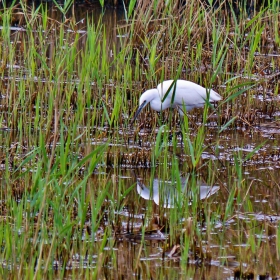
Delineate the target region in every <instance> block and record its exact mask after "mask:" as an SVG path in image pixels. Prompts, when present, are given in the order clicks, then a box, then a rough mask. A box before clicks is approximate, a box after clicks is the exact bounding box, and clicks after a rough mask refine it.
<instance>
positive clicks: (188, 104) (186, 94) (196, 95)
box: [134, 80, 222, 120]
mask: <svg viewBox="0 0 280 280" xmlns="http://www.w3.org/2000/svg"><path fill="white" fill-rule="evenodd" d="M172 83H174V81H173V80H168V81H163V82H162V83H160V84H159V85H158V86H157V88H154V89H149V90H147V91H145V92H144V93H143V94H142V95H141V97H140V101H139V104H140V106H139V108H138V110H137V112H136V114H135V117H134V120H135V119H136V118H137V116H138V115H139V113H140V112H141V111H142V109H143V108H144V107H145V106H146V105H148V104H149V103H150V106H151V108H152V109H153V110H155V111H158V112H160V111H162V110H165V109H167V108H170V107H171V108H178V109H179V113H180V115H181V116H182V115H184V111H190V110H191V109H193V108H199V107H203V106H204V104H205V102H209V103H213V102H216V101H219V100H221V99H222V97H221V96H220V95H219V94H218V93H217V92H215V91H214V90H212V89H206V88H204V87H202V86H200V85H198V84H195V83H193V82H189V81H185V80H177V82H176V85H175V83H174V84H173V85H172ZM171 86H172V87H171ZM170 87H171V88H170ZM168 91H169V92H168ZM167 92H168V95H167V96H166V98H165V99H164V97H165V95H166V93H167ZM163 99H164V101H163Z"/></svg>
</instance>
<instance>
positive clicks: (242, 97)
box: [0, 1, 279, 278]
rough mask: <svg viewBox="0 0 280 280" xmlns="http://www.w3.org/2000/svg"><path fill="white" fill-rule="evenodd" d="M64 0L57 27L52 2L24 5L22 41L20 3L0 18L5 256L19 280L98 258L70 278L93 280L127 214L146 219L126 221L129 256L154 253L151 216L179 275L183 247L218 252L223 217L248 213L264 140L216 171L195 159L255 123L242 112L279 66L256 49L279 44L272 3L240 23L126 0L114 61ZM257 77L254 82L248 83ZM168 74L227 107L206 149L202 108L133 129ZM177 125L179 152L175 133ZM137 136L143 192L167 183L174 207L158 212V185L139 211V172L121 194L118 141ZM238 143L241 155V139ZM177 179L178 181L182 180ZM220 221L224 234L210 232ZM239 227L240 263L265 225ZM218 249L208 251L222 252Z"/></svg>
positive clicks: (200, 9) (103, 40)
mask: <svg viewBox="0 0 280 280" xmlns="http://www.w3.org/2000/svg"><path fill="white" fill-rule="evenodd" d="M102 3H103V4H102ZM102 3H101V4H102V6H103V5H104V2H102ZM70 4H71V1H68V2H65V5H64V6H60V5H59V4H58V3H56V4H55V5H56V7H57V9H58V10H59V11H60V12H61V15H62V16H63V23H58V22H56V21H55V20H51V19H50V18H49V14H48V9H47V6H45V5H40V6H39V7H38V8H35V7H32V8H29V7H28V6H27V5H26V4H25V3H22V2H21V3H20V7H21V10H22V18H21V21H22V22H24V23H25V24H23V26H24V27H25V31H24V32H11V30H10V25H11V24H10V23H11V18H12V16H13V14H14V10H13V9H14V8H15V7H10V8H4V9H3V10H2V11H1V25H2V26H3V29H1V38H2V41H1V49H0V55H1V78H2V84H3V88H4V92H3V95H4V96H5V97H4V98H2V99H1V105H3V108H4V109H2V113H3V115H2V116H1V118H0V120H1V123H3V124H4V125H5V126H6V127H7V128H8V131H3V132H2V133H1V135H0V141H1V147H3V148H2V154H3V156H2V157H3V158H4V160H3V161H2V164H4V166H5V167H4V170H3V171H1V173H2V178H1V181H2V185H3V187H2V189H1V201H2V202H3V205H4V206H3V209H5V212H4V211H3V214H2V217H5V218H3V219H2V220H1V223H0V228H1V230H0V244H1V245H2V247H3V250H2V252H1V259H3V260H6V261H7V262H9V264H10V271H13V273H14V274H13V275H17V276H18V277H19V278H22V277H25V278H31V277H32V278H48V277H54V276H55V273H54V269H53V263H54V261H58V260H59V261H60V269H61V270H60V271H59V272H58V277H61V278H63V277H64V276H65V275H64V273H66V271H67V266H68V265H70V264H71V260H72V257H73V255H75V254H78V255H79V256H81V258H83V257H85V256H88V258H89V261H92V262H95V261H96V260H95V259H94V256H95V255H98V256H99V258H98V260H97V261H96V262H95V264H96V266H95V267H94V268H92V267H91V266H90V265H89V266H88V268H85V269H81V268H80V270H79V271H82V272H81V273H82V274H84V276H86V277H88V278H90V277H93V278H99V277H101V276H100V275H103V273H104V271H103V270H102V269H103V268H104V267H106V265H108V266H110V265H111V264H110V263H109V262H108V259H110V258H111V256H112V259H113V260H112V262H113V263H114V264H116V263H117V256H116V255H115V254H116V253H115V252H114V250H113V248H114V246H115V244H114V243H115V241H114V237H115V234H116V232H118V230H120V231H121V233H122V234H123V232H124V231H125V230H126V229H125V230H124V228H123V226H122V223H124V222H127V220H128V218H126V217H125V216H121V215H120V214H119V213H121V211H122V210H123V209H125V207H126V206H129V207H131V209H132V212H133V211H135V212H133V213H136V214H137V213H141V214H143V209H145V211H144V214H143V219H142V220H140V221H141V222H142V224H143V226H142V227H141V228H140V227H139V226H137V227H135V226H134V225H135V224H137V223H138V224H139V223H140V221H139V219H136V218H129V219H131V220H130V221H131V224H130V230H131V232H133V231H136V230H138V231H139V232H140V233H142V236H141V238H140V241H139V243H140V245H139V246H140V249H139V252H137V255H136V257H135V259H136V261H135V263H136V264H139V265H141V262H143V261H142V260H141V254H142V253H143V254H146V256H149V254H148V252H149V250H150V249H151V248H150V247H149V246H148V245H147V244H146V241H145V240H144V239H145V234H146V229H147V227H148V225H149V223H150V221H151V218H152V217H154V216H157V215H158V216H159V217H160V218H161V219H163V218H165V219H166V220H167V225H168V228H169V229H168V230H167V232H168V236H169V241H168V242H169V245H170V246H172V245H174V244H175V245H178V244H179V245H180V248H181V261H182V263H183V264H184V265H185V263H186V262H187V261H188V260H189V259H190V258H191V257H192V256H191V255H190V254H189V251H194V248H195V247H202V245H201V244H204V243H206V242H209V244H211V242H213V244H214V243H215V242H216V243H217V244H216V245H219V248H220V247H223V246H226V245H227V244H229V242H235V241H234V240H233V239H230V238H229V237H228V235H227V233H228V231H230V230H229V229H228V227H230V223H229V222H230V221H231V219H234V218H235V217H237V216H238V215H237V214H238V213H239V212H240V211H242V212H243V213H246V212H250V213H255V212H256V209H255V207H256V206H255V204H254V203H253V199H252V197H251V196H250V195H249V194H250V191H251V188H252V185H253V181H251V180H250V179H248V178H247V177H246V176H245V175H244V170H245V167H246V162H247V161H248V162H249V161H250V160H251V159H252V157H253V156H255V155H258V154H260V152H261V150H262V149H263V148H264V147H265V145H266V143H265V142H264V141H261V142H262V144H259V145H254V148H253V149H252V150H251V152H249V153H247V154H243V153H242V152H240V151H232V152H231V159H229V160H224V161H222V160H221V162H220V161H218V160H216V159H215V160H210V159H204V158H203V155H204V154H210V155H211V156H213V157H214V156H217V157H218V156H219V153H220V149H223V145H224V143H223V136H224V135H226V133H227V132H228V131H230V130H231V129H232V128H237V127H238V125H240V124H242V122H241V121H240V120H243V121H244V122H245V121H246V124H248V123H249V124H250V125H253V124H254V122H253V121H250V119H249V117H248V112H250V109H251V108H252V107H253V108H256V110H260V109H261V108H262V104H261V103H260V101H259V100H257V99H256V98H253V95H254V94H255V90H256V88H257V87H258V86H259V85H260V84H261V83H263V81H264V78H263V77H262V76H261V74H260V75H259V74H258V71H259V70H258V69H260V68H261V69H262V68H266V67H268V66H269V67H270V66H271V65H272V68H271V69H272V70H275V69H276V67H277V61H275V60H273V59H271V61H270V62H269V65H268V64H265V63H263V62H262V61H259V62H257V61H256V53H258V52H263V50H262V48H263V47H264V46H266V42H267V40H268V39H269V38H268V37H273V38H274V40H275V41H274V42H271V43H273V44H275V45H277V44H278V43H279V33H278V22H279V18H278V14H277V12H276V11H277V8H279V4H278V3H277V1H271V6H269V7H268V8H267V9H262V10H261V11H260V12H259V13H254V14H253V15H252V16H251V18H250V19H249V20H247V15H246V13H245V12H244V14H243V13H241V14H240V15H236V14H234V13H233V9H232V10H231V11H232V14H231V16H230V17H229V16H228V14H226V11H225V10H223V9H222V8H218V9H216V10H215V9H213V8H210V7H208V6H203V5H201V3H200V2H197V1H188V2H187V3H186V7H184V8H182V9H179V8H178V7H177V6H176V5H175V3H173V2H172V1H171V2H170V3H167V4H166V3H163V1H155V2H154V3H153V5H147V4H146V3H145V2H143V3H141V5H139V7H136V12H135V13H134V14H133V7H135V2H134V1H131V2H130V4H129V6H128V8H127V10H126V25H125V26H121V24H120V26H119V32H124V33H125V32H127V37H125V38H123V39H122V41H121V49H120V50H117V49H116V46H113V47H112V56H111V54H110V53H109V51H108V49H107V46H108V44H109V39H108V38H107V37H106V36H107V33H108V30H106V28H105V27H104V26H103V24H102V21H101V20H100V21H99V23H98V24H97V25H93V24H91V20H92V19H90V18H87V19H86V20H87V25H86V33H83V32H81V33H79V32H75V31H74V29H75V28H76V22H75V19H74V18H73V17H71V15H70V13H69V11H70ZM72 11H73V10H72ZM128 24H130V25H128ZM68 29H71V30H72V31H71V32H70V31H67V30H68ZM35 31H36V32H35ZM265 32H267V33H265ZM268 34H269V36H268ZM11 42H16V43H13V44H12V43H11ZM266 51H267V52H268V53H272V52H273V50H272V49H269V48H268V49H267V50H266ZM262 63H263V64H262ZM7 65H9V66H8V67H7ZM17 65H19V66H20V67H19V68H17V67H15V66H17ZM260 71H261V70H260ZM253 72H254V73H253ZM254 76H257V78H258V79H252V77H254ZM15 77H16V79H15ZM4 78H8V79H6V80H5V79H4ZM171 78H173V79H174V78H184V79H189V80H192V81H194V82H198V83H200V84H202V85H204V86H206V87H209V88H212V87H213V88H214V89H215V90H217V91H218V92H219V93H220V94H221V95H222V96H223V97H224V100H223V101H222V102H220V105H218V108H217V111H216V112H218V114H217V115H218V117H217V118H218V119H217V123H218V124H221V125H220V127H216V128H215V129H216V132H217V135H218V136H217V138H211V139H213V141H212V140H211V141H208V140H209V138H210V136H209V135H211V134H212V131H211V129H210V128H208V126H207V125H208V123H209V119H208V117H209V115H211V113H212V112H213V111H214V112H215V110H216V109H214V108H211V106H210V105H209V104H207V105H206V107H205V108H204V110H203V113H202V111H200V112H199V114H200V115H199V114H196V113H194V114H192V113H191V115H187V114H186V115H184V117H183V120H181V125H178V124H177V122H176V118H177V119H178V116H175V115H176V113H175V112H176V111H175V112H171V113H169V115H168V113H165V112H163V113H162V114H161V116H160V117H159V118H158V117H157V116H156V113H155V112H149V110H146V111H145V112H143V113H142V116H140V117H139V120H138V121H137V123H136V124H134V125H135V127H131V126H130V120H131V119H132V117H133V115H134V113H135V109H136V107H137V106H138V100H139V96H140V94H141V93H142V92H143V91H144V90H145V89H148V88H152V87H155V86H156V85H157V84H158V83H159V82H160V81H162V80H165V79H171ZM277 91H278V86H275V88H274V91H273V93H274V94H275V95H277ZM241 105H242V106H241ZM225 112H230V113H228V115H226V113H225ZM201 113H202V117H201ZM166 116H167V118H166ZM223 118H224V119H223ZM166 120H167V121H166ZM139 124H141V125H142V128H143V127H144V128H145V125H147V127H148V129H149V130H148V131H149V133H148V135H146V136H145V135H144V136H142V135H141V134H138V131H139V130H140V129H142V128H138V127H137V126H138V125H139ZM147 127H146V128H147ZM179 129H181V130H182V133H183V139H182V141H181V142H182V143H180V139H177V137H176V133H175V131H177V130H179ZM120 131H121V132H122V134H121V133H119V132H120ZM155 132H156V133H155ZM130 133H131V134H130ZM170 133H172V134H173V137H172V140H170V137H169V136H170ZM131 135H133V136H131ZM225 137H226V136H225ZM131 138H133V139H135V140H131ZM139 140H142V143H143V145H145V144H147V143H150V147H149V148H146V147H144V148H143V147H139V149H137V152H138V153H141V152H143V151H148V152H147V155H146V158H145V160H147V161H148V162H150V166H151V168H150V170H149V171H146V172H147V173H149V174H148V175H149V178H150V179H149V180H147V179H146V181H148V184H149V187H150V188H152V185H153V180H154V179H155V178H160V179H162V180H163V181H170V182H171V183H172V187H173V188H174V189H175V190H176V192H177V193H178V194H179V196H176V195H174V197H173V198H172V199H173V200H174V203H175V204H176V208H170V209H166V208H164V207H163V205H164V197H165V195H166V194H165V191H164V185H162V186H161V187H160V197H161V198H160V203H159V204H160V205H159V206H155V204H154V202H153V201H152V200H151V201H148V202H146V201H144V202H143V200H142V199H141V198H139V196H138V195H137V193H136V191H135V180H134V179H135V177H137V175H132V174H131V173H128V175H127V177H130V179H129V180H128V186H127V184H126V183H125V182H124V179H123V178H122V176H121V172H122V171H123V170H122V167H119V166H118V162H119V158H118V155H119V154H120V152H122V151H124V153H126V154H128V156H130V154H132V152H134V150H131V148H130V147H129V144H127V143H128V142H129V141H130V143H131V142H133V141H134V142H133V144H134V145H136V144H137V143H138V142H137V141H139ZM99 143H102V144H99ZM110 144H111V146H110ZM238 144H239V148H242V146H243V143H240V142H239V143H238ZM253 144H254V143H253ZM109 153H112V154H113V155H114V156H113V161H114V162H113V168H112V171H110V172H109V171H108V170H106V169H105V168H106V167H108V166H106V157H107V156H108V154H109ZM108 168H109V167H108ZM102 171H104V172H102ZM111 172H113V173H114V174H112V173H111ZM95 173H98V174H95ZM143 174H145V172H143ZM134 176H135V177H134ZM181 177H185V178H186V182H185V183H184V184H183V183H181ZM131 178H133V179H131ZM200 180H203V181H205V182H206V183H207V185H210V186H211V185H219V186H220V192H221V193H222V195H221V196H219V204H217V203H216V198H215V197H213V198H212V197H210V198H209V199H206V200H204V201H200V199H199V190H198V186H199V181H200ZM145 183H146V182H145ZM190 203H191V204H190ZM105 217H106V219H107V221H106V222H104V219H105ZM217 221H220V222H221V224H222V225H221V228H220V229H219V231H216V228H215V227H216V226H217ZM235 222H236V226H232V231H233V232H234V235H235V237H234V238H236V240H237V241H236V244H243V243H246V246H247V247H248V248H249V249H248V250H247V252H246V254H244V251H243V249H242V247H241V246H238V250H239V251H240V254H239V255H238V260H239V262H240V263H242V262H244V263H249V260H250V259H252V258H253V256H255V255H257V254H259V253H260V252H262V249H263V247H262V246H263V243H262V241H261V239H260V238H259V239H258V238H257V237H256V236H258V235H259V234H261V233H262V232H263V230H264V229H265V225H264V226H259V224H258V223H257V222H256V220H254V219H252V221H250V222H247V223H244V222H242V220H241V219H239V218H238V217H237V218H236V219H235ZM228 224H229V225H228ZM128 227H129V226H128ZM245 230H246V235H245V234H244V231H245ZM276 230H277V233H276V235H277V238H278V235H279V234H278V231H279V230H278V228H277V227H276ZM100 231H101V232H102V233H101V234H100ZM213 232H215V233H217V238H215V237H213V235H212V234H211V233H213ZM178 236H179V237H178ZM278 239H279V238H278ZM278 239H277V240H276V241H277V244H278V243H279V242H278ZM178 240H179V241H178ZM194 240H195V243H194ZM232 240H233V241H232ZM244 240H245V241H244ZM168 242H165V243H168ZM177 242H179V243H178V244H177ZM89 244H90V245H89ZM278 247H279V246H278V245H277V250H278ZM219 250H220V249H219ZM230 250H231V248H230V249H229V251H230ZM227 252H228V251H227V250H224V251H222V250H220V251H219V252H216V253H217V255H219V254H220V255H224V256H226V255H227ZM213 255H214V254H213ZM205 258H206V257H205ZM82 261H83V260H81V262H82ZM30 265H31V267H32V268H33V269H29V268H30ZM134 269H135V270H136V266H135V267H134ZM182 269H183V268H182ZM147 270H148V271H147V275H152V272H151V271H152V268H149V267H148V268H147ZM10 271H8V269H5V268H3V267H2V266H1V275H4V276H7V277H8V275H9V274H10ZM75 273H77V275H78V274H79V272H75V271H74V270H73V277H74V276H75ZM161 273H163V272H161ZM170 273H172V272H170ZM185 273H186V274H189V275H190V277H193V275H194V274H195V271H193V270H192V268H190V269H189V270H188V271H186V272H185ZM79 275H80V274H79ZM161 275H162V274H161Z"/></svg>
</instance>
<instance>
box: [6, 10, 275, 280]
mask: <svg viewBox="0 0 280 280" xmlns="http://www.w3.org/2000/svg"><path fill="white" fill-rule="evenodd" d="M87 14H88V15H87ZM57 15H58V13H57V11H55V10H54V11H53V13H52V15H51V16H52V17H57ZM75 16H76V21H77V23H78V24H77V26H76V27H77V29H78V30H79V32H84V31H86V22H87V21H86V17H87V16H89V17H91V18H93V22H94V23H95V24H96V25H97V24H98V21H99V19H100V9H97V8H94V9H92V10H91V11H90V12H88V11H85V9H84V8H83V7H82V8H81V9H79V8H76V11H75ZM123 16H124V14H123V11H119V10H110V9H106V11H105V14H104V16H103V17H102V22H103V24H104V26H105V28H106V30H107V31H108V32H107V33H106V34H107V39H106V40H107V45H108V48H107V49H108V53H111V52H112V48H113V47H114V46H116V48H117V49H118V48H120V40H119V39H120V37H121V36H125V35H120V34H119V33H118V32H117V28H116V27H117V24H118V22H119V20H120V19H123ZM15 31H19V30H15ZM20 32H24V31H22V30H21V31H20ZM80 48H81V49H82V48H83V44H82V43H81V46H80ZM51 51H52V49H51V48H50V55H51ZM10 78H12V79H14V78H17V77H6V79H10ZM255 99H256V100H257V101H256V103H258V102H262V101H263V100H260V98H259V96H258V95H256V96H255ZM265 101H266V102H269V100H265ZM276 102H277V100H276ZM276 104H278V103H276ZM277 116H279V109H276V112H274V115H273V117H271V118H269V116H267V117H266V118H260V121H259V122H258V124H257V125H248V124H247V123H246V121H243V122H242V123H243V125H239V126H238V127H237V128H231V127H230V128H229V129H226V130H224V131H223V132H222V133H220V134H219V133H218V131H219V130H220V128H221V126H218V125H217V124H215V125H214V127H213V128H211V130H210V129H209V131H208V132H207V135H206V143H205V151H204V152H203V153H202V157H201V163H200V166H202V167H201V168H200V169H199V171H198V172H197V173H196V174H195V182H196V188H195V189H196V193H195V194H194V188H193V181H192V180H193V176H194V175H193V173H192V170H191V168H190V165H189V162H190V155H189V154H187V153H186V151H185V150H184V148H182V147H181V146H180V143H179V141H178V143H177V146H176V147H174V146H173V145H172V143H170V144H169V145H170V158H169V159H170V161H169V162H168V163H167V166H168V167H167V168H166V166H164V164H165V163H164V162H161V160H158V161H157V164H156V165H153V164H152V163H151V157H150V153H151V151H152V150H153V147H154V146H155V139H156V132H157V130H155V131H151V130H149V129H147V128H141V129H140V130H139V129H138V128H137V125H135V127H134V128H132V129H131V132H130V133H131V139H129V142H128V143H129V144H124V142H125V140H124V139H123V138H122V135H123V134H122V132H121V131H117V132H115V134H114V135H115V136H116V135H117V136H116V138H115V139H114V138H111V143H109V147H110V150H108V151H107V154H108V156H107V162H105V164H104V165H105V166H104V165H100V166H99V167H98V168H97V169H96V171H95V173H94V174H93V176H92V178H91V180H92V181H91V182H90V186H96V185H98V184H103V181H109V182H110V184H111V185H112V198H115V199H116V200H117V199H118V198H119V193H118V189H121V190H126V189H130V188H131V191H130V192H129V193H128V194H127V196H125V198H123V202H122V207H120V209H119V211H115V212H114V213H109V211H108V212H106V213H105V214H104V217H105V218H104V219H105V221H104V224H103V225H102V226H101V227H100V229H99V231H98V233H97V236H98V235H99V238H98V237H97V238H96V240H97V243H98V242H101V241H102V237H103V234H104V228H105V227H106V226H108V220H106V218H107V219H108V217H109V216H110V215H112V216H114V217H115V219H116V221H117V222H116V224H118V226H119V229H118V230H116V234H115V236H114V240H115V244H114V249H113V253H112V255H113V254H114V256H113V257H112V258H107V259H106V260H105V261H104V263H103V266H102V268H100V271H99V275H100V278H102V277H110V278H127V279H129V278H130V277H131V275H133V277H135V278H137V277H138V278H142V279H146V278H157V276H158V275H164V276H166V278H168V279H175V278H179V277H180V278H181V277H183V278H184V277H188V276H191V277H192V278H193V279H202V278H205V279H210V278H212V279H216V275H218V274H219V275H221V277H220V279H225V278H229V279H230V278H233V275H234V271H236V270H237V269H238V268H240V267H243V268H248V267H249V268H250V269H252V270H254V273H255V274H258V275H262V274H265V273H269V274H270V275H279V269H278V265H279V261H278V259H279V256H278V251H277V246H276V242H277V240H276V234H277V230H278V228H277V227H278V222H279V219H280V216H279V210H280V209H279V207H280V201H279V197H280V187H279V186H280V181H279V178H280V163H279V162H280V147H279V138H280V126H279V122H278V121H277ZM189 117H190V119H192V118H193V119H194V120H196V116H193V115H192V114H190V116H189ZM141 121H142V120H141ZM194 122H195V121H194ZM197 125H199V123H198V124H197ZM99 129H100V130H101V131H102V130H104V129H106V128H104V127H100V128H99ZM177 129H180V126H178V127H177ZM195 131H196V130H195V129H194V130H193V134H194V135H195ZM4 133H5V132H3V134H2V137H6V134H4ZM135 135H136V136H137V137H136V138H137V141H135ZM129 137H130V136H129ZM106 140H108V138H107V139H104V140H102V139H101V140H100V139H92V146H93V147H96V146H98V145H101V144H102V143H103V142H105V141H106ZM12 142H17V139H16V138H15V139H13V141H12ZM211 143H215V145H211ZM259 145H261V147H260V148H259V149H258V150H257V151H256V152H255V153H254V155H253V156H250V157H249V159H248V160H246V161H245V160H244V159H246V157H247V156H248V155H250V153H251V152H253V151H254V149H255V148H256V147H258V146H259ZM210 147H211V148H210ZM213 147H214V149H213ZM141 152H143V153H146V154H145V155H144V156H143V159H140V160H139V161H137V162H135V160H133V156H135V154H139V153H141ZM120 154H121V155H120ZM174 154H175V156H176V159H177V161H176V164H178V168H179V170H180V178H179V180H180V182H181V183H180V185H181V189H180V190H177V189H174V184H176V182H177V181H176V182H175V180H174V177H173V175H172V158H173V157H174ZM131 155H132V156H131ZM209 161H211V162H212V164H213V165H215V166H216V169H212V170H211V169H210V170H209V169H207V168H203V166H206V164H207V163H209ZM237 163H239V165H242V169H240V170H241V171H240V173H239V174H238V172H237V171H236V168H234V167H235V166H236V165H237ZM213 170H215V171H213ZM212 171H213V172H215V173H217V171H218V173H217V175H213V174H211V172H212ZM177 180H178V178H177ZM232 188H236V194H235V199H234V203H233V204H232V205H230V206H228V197H229V194H230V192H231V190H232ZM159 190H160V191H159ZM159 192H160V194H159ZM197 194H199V195H198V197H197V199H198V200H199V201H200V202H199V204H200V205H203V207H204V208H208V209H209V211H210V212H211V215H209V217H215V220H211V223H212V226H211V228H210V229H209V228H208V227H207V225H206V223H203V222H201V223H198V230H199V231H201V235H202V240H203V241H204V243H202V244H201V247H202V250H204V251H211V258H209V260H206V261H204V262H199V261H198V260H197V259H196V258H195V257H194V256H192V255H191V257H190V260H188V262H187V261H186V262H184V260H183V261H182V262H180V261H179V260H181V257H182V256H181V255H180V254H178V255H176V254H173V253H170V251H168V250H165V249H164V248H163V244H164V242H165V241H166V240H167V239H168V237H169V235H168V230H166V231H161V230H159V229H160V226H159V228H158V229H157V230H154V231H153V232H152V233H151V234H150V235H148V234H145V236H144V237H143V233H142V231H141V227H142V226H143V222H144V218H145V217H146V216H148V218H149V220H152V219H157V218H159V219H163V218H166V219H168V218H169V217H170V216H171V215H172V213H175V212H176V207H177V208H178V207H183V206H182V205H180V197H181V196H187V197H188V198H189V200H188V201H189V204H188V206H189V207H190V208H191V207H192V201H193V199H195V196H196V195H197ZM111 202H112V201H108V203H111ZM113 202H114V201H113ZM244 202H245V203H246V207H245V206H244V204H243V203H244ZM247 204H251V209H253V210H252V211H248V209H249V208H250V207H249V206H248V205H247ZM188 206H186V205H185V206H184V207H185V208H187V207H188ZM227 207H230V208H233V212H232V213H233V214H232V216H231V217H230V219H227V220H226V221H225V220H224V219H223V217H222V215H221V213H224V212H225V211H227ZM221 209H222V210H221ZM244 209H246V211H245V210H244ZM190 214H192V213H190ZM180 218H181V219H180V221H179V223H181V224H186V223H188V219H189V218H193V217H192V216H184V217H180ZM154 224H156V222H154ZM145 226H148V225H145ZM252 228H257V229H258V230H257V231H256V240H257V241H258V242H259V243H260V245H259V246H260V248H261V249H260V250H259V252H262V251H265V252H269V257H270V260H269V266H268V265H267V263H268V261H267V260H266V259H265V258H261V257H259V256H256V259H255V260H254V261H252V260H251V259H246V257H245V258H241V257H240V256H243V255H245V256H246V254H247V250H248V240H247V234H248V232H249V231H250V230H252ZM142 239H144V245H143V243H141V240H142ZM106 249H108V251H109V250H110V248H109V246H108V248H106V247H105V251H106ZM73 256H75V257H76V258H74V257H73V261H72V262H71V266H69V268H68V274H69V276H71V274H72V272H73V270H75V269H77V268H81V267H83V266H85V267H92V268H94V267H96V266H98V257H99V256H98V255H95V256H92V258H91V260H90V261H89V260H88V259H87V256H79V255H78V252H73ZM248 256H251V255H249V254H248ZM59 265H60V263H58V267H59ZM54 267H55V268H56V265H55V264H54Z"/></svg>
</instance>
